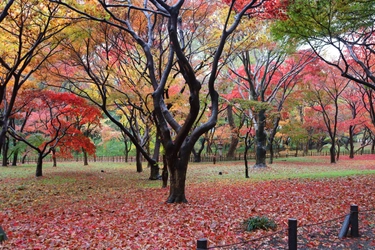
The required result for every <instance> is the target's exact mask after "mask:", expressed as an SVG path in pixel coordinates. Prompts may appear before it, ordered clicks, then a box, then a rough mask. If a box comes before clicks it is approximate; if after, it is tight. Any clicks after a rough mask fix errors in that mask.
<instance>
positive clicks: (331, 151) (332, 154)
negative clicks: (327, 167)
mask: <svg viewBox="0 0 375 250" xmlns="http://www.w3.org/2000/svg"><path fill="white" fill-rule="evenodd" d="M329 154H330V157H331V163H336V145H335V142H332V145H331V147H330V148H329Z"/></svg>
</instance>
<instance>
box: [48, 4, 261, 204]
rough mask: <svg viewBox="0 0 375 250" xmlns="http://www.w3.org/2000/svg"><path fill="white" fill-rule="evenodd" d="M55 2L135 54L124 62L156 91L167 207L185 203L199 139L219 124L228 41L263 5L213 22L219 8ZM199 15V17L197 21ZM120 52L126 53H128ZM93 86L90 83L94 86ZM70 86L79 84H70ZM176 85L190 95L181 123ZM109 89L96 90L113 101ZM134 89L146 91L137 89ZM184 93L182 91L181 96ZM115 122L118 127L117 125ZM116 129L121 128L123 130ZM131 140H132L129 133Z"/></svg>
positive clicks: (155, 112)
mask: <svg viewBox="0 0 375 250" xmlns="http://www.w3.org/2000/svg"><path fill="white" fill-rule="evenodd" d="M52 2H55V3H57V4H59V5H60V6H65V7H67V8H68V9H70V10H72V11H74V12H76V13H78V14H80V15H81V16H84V17H85V18H88V19H91V20H93V21H96V22H100V23H102V26H105V25H109V26H110V27H111V28H112V29H113V30H116V32H119V33H120V34H122V35H123V37H126V38H127V39H126V41H127V44H128V45H127V47H126V48H127V51H132V53H131V54H130V53H129V54H127V56H128V57H127V58H125V61H127V60H129V59H132V60H133V61H132V62H133V65H132V66H134V67H136V68H137V69H138V72H139V73H140V76H141V78H139V74H138V75H137V79H139V80H142V81H143V82H140V83H141V84H142V83H147V85H148V86H149V88H150V89H152V90H151V92H150V97H152V113H153V118H154V122H155V124H156V127H157V129H158V132H159V134H160V139H161V142H162V144H163V148H164V152H165V156H166V162H167V164H168V168H169V174H170V194H169V197H168V199H167V201H168V202H170V203H173V202H186V201H187V200H186V197H185V182H186V173H187V166H188V161H189V158H190V153H191V152H192V149H193V147H194V145H195V143H196V142H197V140H198V139H199V138H200V137H201V135H203V134H205V133H206V132H207V131H209V130H210V129H211V128H213V127H214V126H215V124H216V122H217V115H218V99H219V95H218V93H217V91H216V90H215V82H216V78H217V73H218V70H219V66H220V63H221V59H222V57H223V51H224V47H225V46H226V40H227V38H228V37H229V36H230V35H231V34H233V33H235V30H236V28H237V26H238V25H239V23H240V22H241V19H242V17H244V16H245V14H246V12H248V11H249V10H251V9H254V8H256V7H259V6H261V4H262V3H263V2H264V1H257V2H256V3H255V2H253V1H252V2H249V3H247V4H245V5H244V6H243V8H242V9H241V10H238V11H237V14H236V15H235V16H234V15H232V14H233V8H234V7H233V5H231V6H229V7H226V8H227V10H226V13H227V14H226V18H224V19H223V21H222V22H218V20H214V19H215V16H214V15H213V13H214V11H215V10H216V9H217V7H218V6H220V2H210V1H209V2H206V1H176V2H175V3H171V4H169V3H167V2H164V1H162V0H152V1H146V2H142V3H141V2H140V1H139V2H138V1H134V2H123V3H118V4H115V3H114V4H111V3H108V2H106V1H85V4H84V5H82V4H80V3H77V4H74V3H71V2H69V1H63V0H53V1H52ZM88 3H90V4H88ZM93 6H95V10H93V8H92V7H93ZM222 7H224V6H222ZM95 11H96V12H95ZM195 13H197V15H194V14H195ZM198 13H199V14H198ZM210 19H211V20H212V22H211V23H215V22H216V24H218V23H221V25H216V26H213V28H215V27H216V28H217V29H216V31H214V33H215V34H219V35H217V36H214V39H213V40H212V42H213V44H209V45H208V46H203V47H202V48H205V50H203V51H202V50H200V49H199V48H200V44H201V43H200V40H199V38H200V39H205V38H206V37H207V32H206V30H205V28H206V27H207V26H205V25H207V23H205V22H204V20H210ZM194 41H197V42H196V43H195V42H194ZM130 43H131V44H130ZM197 44H198V46H197ZM108 48H109V47H108ZM134 48H135V49H134ZM122 52H125V53H126V50H124V51H122ZM120 55H123V54H118V55H116V57H115V58H118V57H119V56H120ZM200 56H201V57H200ZM201 58H203V60H202V59H201ZM87 59H89V58H87ZM88 69H91V68H88ZM86 72H88V71H86ZM89 72H90V74H91V73H92V71H89ZM107 75H108V74H103V75H102V76H107ZM91 76H95V75H94V74H92V75H91ZM199 78H200V79H199ZM106 79H107V78H106ZM128 79H129V78H128ZM174 79H176V80H174ZM93 80H94V79H89V81H91V82H92V81H93ZM72 82H75V81H70V83H72ZM178 83H183V84H184V86H185V88H186V89H187V92H188V94H187V96H188V97H187V99H184V103H185V105H187V106H186V107H187V109H188V112H187V114H184V115H183V116H182V117H181V116H178V118H181V119H178V120H177V118H176V116H175V114H174V113H173V112H171V110H169V109H168V108H169V107H168V100H166V98H165V97H166V96H165V94H166V90H167V89H168V88H169V87H171V86H174V85H175V84H178ZM111 84H113V83H111V82H109V81H102V82H101V83H100V84H98V86H100V88H98V89H99V91H100V96H101V97H103V96H106V98H107V97H108V98H110V96H112V97H113V96H114V95H115V94H113V93H109V90H110V89H109V87H111V86H113V85H111ZM202 85H204V86H205V88H204V89H207V91H208V95H207V97H208V98H207V100H205V101H204V106H205V107H208V106H209V107H210V110H209V114H208V115H207V116H206V117H207V120H206V121H205V122H202V123H200V119H201V118H202V117H203V116H204V115H203V114H204V112H205V111H206V109H205V108H202V109H201V101H202V100H201V98H200V93H202V92H201V90H202V89H203V88H202ZM75 88H77V89H79V91H80V93H81V94H83V95H84V94H85V93H87V91H85V90H84V89H83V88H79V87H77V85H75ZM134 88H137V89H139V88H145V86H144V85H143V86H142V85H139V84H138V85H137V86H135V87H134ZM185 88H182V89H181V92H182V90H183V89H185ZM111 89H112V88H111ZM100 106H101V107H103V106H104V105H100ZM113 122H115V123H116V124H118V121H115V120H113ZM118 125H119V127H121V124H118ZM124 131H125V130H124ZM127 135H128V136H129V137H130V138H131V137H133V136H132V135H131V134H130V133H129V134H127ZM132 141H133V143H134V145H135V146H136V147H137V148H139V149H140V150H143V149H142V147H141V146H140V145H139V143H138V142H137V141H136V140H135V138H134V140H132ZM142 152H144V151H142ZM144 156H145V157H146V158H147V159H148V161H149V162H150V163H153V164H155V160H154V159H152V158H151V157H149V156H148V154H147V152H144Z"/></svg>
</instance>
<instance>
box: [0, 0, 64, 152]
mask: <svg viewBox="0 0 375 250" xmlns="http://www.w3.org/2000/svg"><path fill="white" fill-rule="evenodd" d="M0 8H1V9H0V11H1V12H0V30H1V35H0V43H1V44H2V46H1V48H0V103H2V104H3V106H2V107H3V110H2V115H1V117H0V120H1V121H0V125H1V131H0V151H1V150H2V149H3V146H4V143H5V141H6V133H7V130H8V126H9V123H10V120H9V119H10V116H11V114H12V113H13V111H12V109H13V106H14V103H15V102H16V98H17V95H18V92H19V90H20V88H21V87H22V86H23V85H24V84H25V83H27V82H28V81H29V79H30V78H31V76H32V75H33V74H34V72H35V71H37V70H38V68H39V67H40V66H41V65H42V64H43V63H44V62H45V60H46V59H47V58H48V57H50V56H52V55H53V54H54V53H55V52H56V48H57V45H58V43H59V42H60V41H61V39H62V37H61V36H60V37H59V36H57V34H59V33H61V31H62V30H63V29H64V28H66V27H67V26H68V25H69V24H70V20H69V19H58V20H57V19H54V17H55V16H57V15H61V14H62V13H61V12H60V10H59V6H58V5H56V4H53V3H49V2H46V1H39V0H37V1H29V0H14V1H12V0H11V1H2V3H0ZM4 158H6V154H5V155H4Z"/></svg>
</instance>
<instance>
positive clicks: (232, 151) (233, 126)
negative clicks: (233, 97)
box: [227, 105, 239, 159]
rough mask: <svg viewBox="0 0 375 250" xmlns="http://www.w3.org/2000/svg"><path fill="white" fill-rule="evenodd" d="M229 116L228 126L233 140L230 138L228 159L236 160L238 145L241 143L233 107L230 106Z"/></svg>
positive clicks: (228, 109) (228, 108)
mask: <svg viewBox="0 0 375 250" xmlns="http://www.w3.org/2000/svg"><path fill="white" fill-rule="evenodd" d="M227 116H228V124H229V126H230V128H231V138H230V145H229V149H228V153H227V158H229V159H234V157H235V153H236V149H237V145H238V142H239V138H238V132H237V129H236V124H235V122H234V117H233V106H232V105H228V107H227Z"/></svg>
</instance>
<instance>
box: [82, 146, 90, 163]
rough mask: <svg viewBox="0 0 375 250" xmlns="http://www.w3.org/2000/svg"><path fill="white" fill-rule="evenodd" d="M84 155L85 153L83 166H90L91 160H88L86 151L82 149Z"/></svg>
mask: <svg viewBox="0 0 375 250" xmlns="http://www.w3.org/2000/svg"><path fill="white" fill-rule="evenodd" d="M82 153H83V165H84V166H88V165H89V160H88V157H87V152H86V150H84V149H82Z"/></svg>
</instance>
